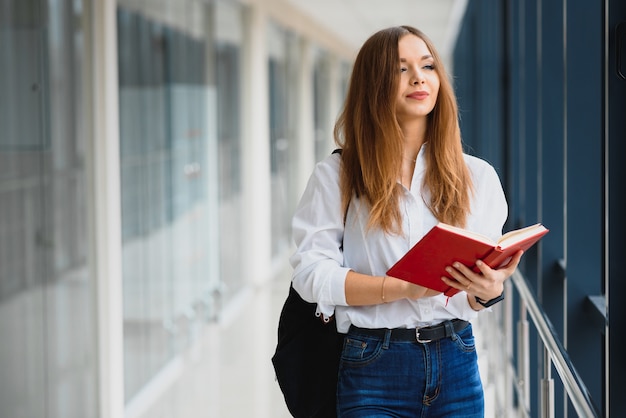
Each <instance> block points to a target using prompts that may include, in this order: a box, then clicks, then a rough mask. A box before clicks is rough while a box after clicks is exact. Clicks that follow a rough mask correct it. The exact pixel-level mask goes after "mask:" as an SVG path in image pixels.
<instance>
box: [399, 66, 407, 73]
mask: <svg viewBox="0 0 626 418" xmlns="http://www.w3.org/2000/svg"><path fill="white" fill-rule="evenodd" d="M407 71H408V68H406V67H400V72H401V73H406V72H407Z"/></svg>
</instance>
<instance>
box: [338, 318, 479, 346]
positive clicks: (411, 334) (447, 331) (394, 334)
mask: <svg viewBox="0 0 626 418" xmlns="http://www.w3.org/2000/svg"><path fill="white" fill-rule="evenodd" d="M468 325H469V322H467V321H463V320H462V319H452V320H450V321H444V322H442V323H441V324H437V325H433V326H430V327H423V328H394V329H391V330H389V329H386V328H376V329H368V328H359V327H355V326H354V325H351V326H350V333H355V334H361V335H365V336H370V337H377V338H380V339H383V338H384V337H385V335H386V334H387V331H391V336H390V339H391V340H392V341H410V342H415V341H417V342H420V343H428V342H431V341H436V340H440V339H442V338H446V337H450V336H451V335H452V334H453V333H458V332H460V331H462V330H464V329H465V327H467V326H468Z"/></svg>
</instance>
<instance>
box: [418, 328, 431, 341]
mask: <svg viewBox="0 0 626 418" xmlns="http://www.w3.org/2000/svg"><path fill="white" fill-rule="evenodd" d="M415 339H416V340H417V342H418V343H421V344H426V343H429V342H431V341H432V340H422V339H421V338H420V330H419V328H415Z"/></svg>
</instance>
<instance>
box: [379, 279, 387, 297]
mask: <svg viewBox="0 0 626 418" xmlns="http://www.w3.org/2000/svg"><path fill="white" fill-rule="evenodd" d="M386 278H387V276H383V283H382V285H381V286H380V298H381V299H382V300H383V303H387V302H386V301H385V279H386Z"/></svg>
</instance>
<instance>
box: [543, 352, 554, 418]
mask: <svg viewBox="0 0 626 418" xmlns="http://www.w3.org/2000/svg"><path fill="white" fill-rule="evenodd" d="M541 416H542V417H543V418H554V380H553V379H552V360H551V359H550V352H549V351H548V349H547V348H545V346H544V349H543V380H542V381H541Z"/></svg>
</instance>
